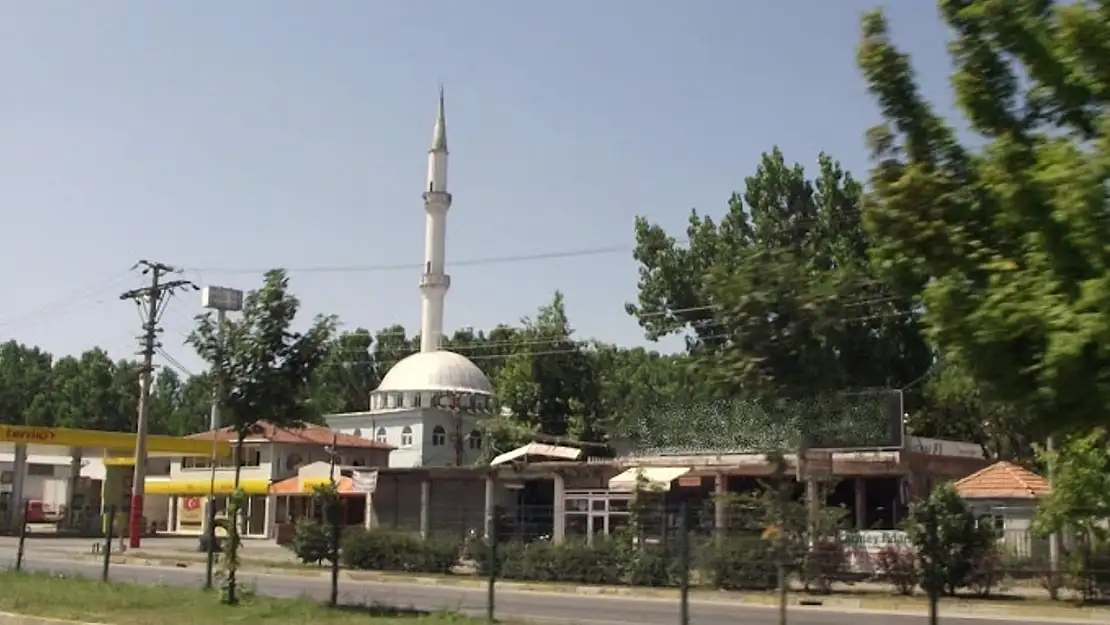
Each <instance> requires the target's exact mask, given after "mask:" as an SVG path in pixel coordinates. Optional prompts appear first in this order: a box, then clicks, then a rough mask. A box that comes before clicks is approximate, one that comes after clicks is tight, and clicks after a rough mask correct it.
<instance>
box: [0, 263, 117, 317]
mask: <svg viewBox="0 0 1110 625" xmlns="http://www.w3.org/2000/svg"><path fill="white" fill-rule="evenodd" d="M131 271H132V270H131V269H128V270H126V271H122V272H117V273H114V274H112V275H111V276H109V277H108V278H106V279H104V280H98V281H96V282H94V283H93V284H91V285H86V286H84V287H81V288H79V289H75V290H74V291H72V292H70V293H69V294H68V295H66V296H64V297H61V298H59V299H57V300H54V301H52V302H50V303H47V304H44V305H42V306H40V307H39V308H38V309H35V310H32V311H29V312H26V313H22V314H20V315H17V316H15V317H11V318H9V319H5V320H4V321H0V327H3V326H9V325H15V324H18V323H21V322H23V321H27V320H28V319H36V320H37V319H41V318H42V317H43V316H45V315H48V314H50V313H52V312H58V311H63V312H71V311H73V310H74V309H73V308H72V306H73V304H76V303H78V302H80V301H83V300H87V299H90V298H94V297H101V296H106V295H107V293H108V292H110V291H112V290H114V289H115V288H116V287H117V286H118V285H119V283H120V282H121V281H122V279H123V278H125V277H127V276H129V275H131ZM104 301H107V300H102V301H100V302H97V303H103V302H104Z"/></svg>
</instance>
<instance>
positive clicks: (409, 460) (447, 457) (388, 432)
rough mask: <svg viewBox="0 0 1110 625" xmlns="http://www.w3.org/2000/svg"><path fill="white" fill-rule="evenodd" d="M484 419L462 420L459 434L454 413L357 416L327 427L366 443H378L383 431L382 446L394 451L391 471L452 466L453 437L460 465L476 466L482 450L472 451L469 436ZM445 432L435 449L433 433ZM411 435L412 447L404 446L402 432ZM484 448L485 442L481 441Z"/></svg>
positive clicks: (342, 418)
mask: <svg viewBox="0 0 1110 625" xmlns="http://www.w3.org/2000/svg"><path fill="white" fill-rule="evenodd" d="M482 418H483V417H478V416H473V415H464V416H462V427H461V428H459V429H461V432H456V425H455V419H456V414H455V413H454V412H449V411H444V410H439V409H437V408H419V409H411V410H394V411H389V412H385V413H380V412H379V413H360V414H357V415H350V414H348V415H337V416H336V417H333V418H330V419H328V425H329V426H330V427H333V428H336V429H338V430H339V431H341V432H343V433H344V434H351V435H355V436H361V437H362V438H365V439H367V440H381V439H380V438H379V437H378V432H379V431H381V430H384V431H385V440H384V442H385V443H386V444H388V445H392V446H393V447H395V448H396V449H394V451H393V452H392V453H390V455H389V466H391V467H401V468H406V467H443V466H454V465H455V464H456V463H455V460H456V457H455V456H456V447H455V440H456V436H457V435H458V434H460V433H461V435H462V439H463V440H462V441H461V443H462V451H463V458H462V461H463V462H462V464H463V465H470V464H473V463H475V462H477V460H478V458H480V457H481V456H482V451H483V450H482V449H471V448H470V445H469V440H468V436H469V435H470V432H472V431H474V430H479V429H480V428H479V424H480V422H481V419H482ZM437 425H438V426H441V427H442V428H443V431H444V437H443V444H440V445H436V444H434V443H435V442H436V441H435V440H434V439H435V436H434V431H435V427H436V426H437ZM406 427H408V428H410V430H411V431H412V444H411V445H403V444H402V442H403V440H404V430H405V428H406ZM482 443H483V445H484V444H485V441H484V440H483V441H482Z"/></svg>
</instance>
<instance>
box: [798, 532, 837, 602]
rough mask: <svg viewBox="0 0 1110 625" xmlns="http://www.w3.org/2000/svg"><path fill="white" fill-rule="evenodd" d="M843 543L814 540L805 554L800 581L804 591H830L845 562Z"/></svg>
mask: <svg viewBox="0 0 1110 625" xmlns="http://www.w3.org/2000/svg"><path fill="white" fill-rule="evenodd" d="M847 560H848V558H847V556H846V555H845V554H844V545H842V544H841V543H840V541H838V540H829V539H826V540H821V541H818V542H816V543H815V544H814V545H813V547H812V548H810V549H809V550H808V552H807V553H806V555H805V564H804V566H803V568H802V572H801V582H802V585H803V586H804V587H805V590H806V592H818V593H830V592H832V584H833V582H835V581H837V580H838V579H840V576H841V574H842V573H843V572H844V567H845V564H847Z"/></svg>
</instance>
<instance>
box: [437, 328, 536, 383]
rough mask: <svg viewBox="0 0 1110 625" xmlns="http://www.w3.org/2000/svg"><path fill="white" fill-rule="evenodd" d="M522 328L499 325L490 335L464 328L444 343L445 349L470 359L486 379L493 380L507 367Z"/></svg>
mask: <svg viewBox="0 0 1110 625" xmlns="http://www.w3.org/2000/svg"><path fill="white" fill-rule="evenodd" d="M520 332H521V329H520V328H514V327H512V326H509V325H505V324H502V325H498V326H496V327H495V328H493V329H492V330H490V331H489V332H488V333H487V332H483V331H480V330H479V331H477V332H475V331H474V329H473V328H462V329H459V330H456V331H455V333H454V334H452V335H451V336H450V337H448V338H447V339H446V340H445V341H444V342H443V348H444V349H447V350H451V351H454V352H458V353H460V354H462V355H464V356H466V357H467V358H469V359H470V360H471V361H472V362H473V363H474V364H475V365H477V366H478V368H479V369H481V370H482V372H483V373H485V374H486V377H487V378H489V379H491V380H493V379H496V378H497V375H498V374H499V372H500V371H501V368H502V367H504V366H505V362H506V361H507V360H508V358H509V355H510V352H511V351H512V349H513V348H514V346H516V345H517V339H518V335H519V334H520Z"/></svg>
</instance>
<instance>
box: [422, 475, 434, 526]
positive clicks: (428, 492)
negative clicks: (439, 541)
mask: <svg viewBox="0 0 1110 625" xmlns="http://www.w3.org/2000/svg"><path fill="white" fill-rule="evenodd" d="M431 507H432V482H431V480H429V479H428V478H424V480H423V481H421V482H420V537H421V538H427V537H428V532H429V529H430V528H431V522H432V518H431Z"/></svg>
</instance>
